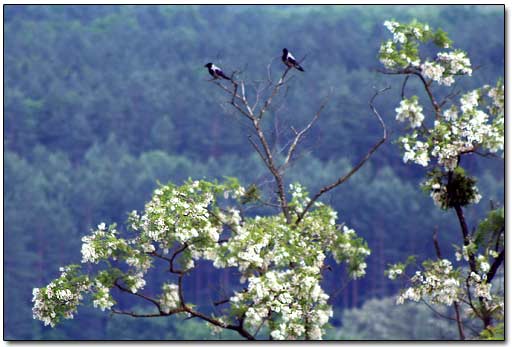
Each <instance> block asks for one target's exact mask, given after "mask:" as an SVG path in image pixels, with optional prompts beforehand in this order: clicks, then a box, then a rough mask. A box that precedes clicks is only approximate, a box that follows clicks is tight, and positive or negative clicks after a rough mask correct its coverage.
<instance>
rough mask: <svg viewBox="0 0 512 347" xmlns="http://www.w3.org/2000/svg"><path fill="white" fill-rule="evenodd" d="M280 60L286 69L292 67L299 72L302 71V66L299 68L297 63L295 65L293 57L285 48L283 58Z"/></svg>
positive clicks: (295, 61)
mask: <svg viewBox="0 0 512 347" xmlns="http://www.w3.org/2000/svg"><path fill="white" fill-rule="evenodd" d="M281 60H282V61H283V63H284V64H285V65H286V66H288V67H294V68H296V69H297V70H299V71H304V69H303V68H302V66H300V65H299V63H297V60H295V57H294V56H293V55H292V54H291V53H290V52H288V50H287V49H286V48H283V56H282V57H281Z"/></svg>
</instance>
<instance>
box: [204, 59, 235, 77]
mask: <svg viewBox="0 0 512 347" xmlns="http://www.w3.org/2000/svg"><path fill="white" fill-rule="evenodd" d="M204 67H206V68H208V72H209V73H210V75H212V76H213V78H215V79H218V78H221V77H222V78H224V79H226V80H230V81H231V78H229V77H228V76H226V75H225V74H224V72H223V71H222V70H221V68H220V67H218V66H215V65H213V64H212V63H208V64H206V65H205V66H204Z"/></svg>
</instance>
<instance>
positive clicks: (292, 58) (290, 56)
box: [288, 52, 297, 64]
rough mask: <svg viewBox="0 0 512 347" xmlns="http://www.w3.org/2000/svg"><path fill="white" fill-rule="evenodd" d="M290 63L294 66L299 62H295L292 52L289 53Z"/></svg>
mask: <svg viewBox="0 0 512 347" xmlns="http://www.w3.org/2000/svg"><path fill="white" fill-rule="evenodd" d="M288 61H289V62H291V63H293V64H297V61H296V60H295V57H294V56H293V55H292V54H291V53H290V52H288Z"/></svg>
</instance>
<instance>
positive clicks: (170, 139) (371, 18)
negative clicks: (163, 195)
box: [3, 5, 505, 340]
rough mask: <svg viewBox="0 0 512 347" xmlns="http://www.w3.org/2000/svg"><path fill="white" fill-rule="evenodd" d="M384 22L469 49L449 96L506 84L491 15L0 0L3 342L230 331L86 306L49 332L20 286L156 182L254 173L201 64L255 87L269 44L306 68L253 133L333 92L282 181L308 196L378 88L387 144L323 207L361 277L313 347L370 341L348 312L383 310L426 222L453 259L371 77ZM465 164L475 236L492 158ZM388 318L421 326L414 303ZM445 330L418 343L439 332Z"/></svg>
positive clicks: (252, 177)
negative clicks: (439, 31) (345, 239)
mask: <svg viewBox="0 0 512 347" xmlns="http://www.w3.org/2000/svg"><path fill="white" fill-rule="evenodd" d="M390 18H394V19H396V20H399V21H404V22H410V21H411V20H412V19H418V20H420V21H423V22H428V23H429V24H430V25H432V26H433V27H442V28H443V30H445V31H446V32H448V33H449V34H450V37H451V39H452V40H453V41H454V42H455V43H456V46H457V47H459V48H461V49H463V50H465V51H467V52H468V55H469V57H470V58H471V62H472V64H473V66H474V67H475V68H474V72H473V77H472V78H469V79H464V78H463V79H460V80H458V82H457V84H456V87H457V88H460V89H467V88H476V87H479V86H481V85H483V84H486V83H487V84H495V83H496V81H497V80H498V79H499V78H500V77H501V76H503V75H504V66H505V63H504V45H505V44H504V8H503V6H466V5H464V6H462V5H460V6H459V5H457V6H405V5H404V6H391V5H390V6H132V5H124V6H59V5H55V6H36V5H31V6H17V5H6V6H4V166H3V170H4V339H10V340H19V339H28V340H32V339H34V340H38V339H56V340H60V339H84V340H87V339H150V340H152V339H155V340H161V339H171V340H174V339H177V340H181V339H218V338H224V339H235V338H239V337H238V336H237V335H236V334H233V333H231V332H223V333H221V334H219V335H215V336H213V335H211V334H210V332H209V331H208V330H207V329H206V327H205V324H204V323H203V322H200V321H196V320H183V319H178V318H157V319H130V318H127V317H119V316H115V315H109V314H107V313H105V312H100V311H98V310H93V309H88V308H83V309H82V308H81V309H80V310H79V313H78V315H77V316H76V319H74V320H72V321H65V322H63V324H62V325H60V326H58V327H57V328H55V329H51V328H50V327H45V326H43V325H42V324H40V322H38V321H35V320H34V319H32V311H31V308H32V303H31V299H32V288H34V287H41V286H44V285H46V284H47V283H48V281H49V280H50V279H52V278H55V277H56V276H58V274H59V266H61V264H67V263H79V262H80V260H81V258H80V246H81V241H80V240H81V237H82V236H84V235H86V234H88V232H89V230H90V229H91V228H94V227H95V226H96V225H97V224H98V223H99V222H103V221H104V222H106V223H113V222H117V223H120V224H122V222H123V221H125V220H126V218H127V216H128V213H130V211H132V210H141V209H142V208H143V207H144V204H145V203H146V202H147V201H148V200H149V199H150V197H151V193H152V192H153V190H154V189H155V188H156V187H157V184H158V182H162V183H167V182H174V183H176V184H181V183H183V181H184V180H186V179H187V178H189V177H191V178H193V179H203V178H205V179H222V178H223V177H226V176H236V177H238V178H239V179H240V181H241V182H242V183H244V184H246V185H249V184H251V183H256V184H261V183H262V182H265V180H268V173H267V172H266V171H265V167H264V166H263V164H262V163H261V161H260V159H259V157H258V155H257V154H256V153H254V151H253V149H252V147H251V145H250V144H249V142H248V139H247V134H248V131H247V128H246V126H245V125H244V124H243V123H242V122H240V121H239V118H237V117H234V116H233V113H232V111H231V110H230V109H229V108H228V107H226V105H224V104H222V101H223V100H224V99H223V95H222V94H221V91H219V90H218V88H215V86H214V85H213V84H212V83H209V82H208V81H209V79H210V76H209V75H208V73H207V70H206V69H205V68H204V64H206V63H207V62H210V61H212V62H214V63H215V64H217V65H219V66H221V67H222V68H223V69H224V70H225V71H226V72H227V73H228V74H229V73H231V72H233V71H235V70H238V71H243V75H244V78H245V80H247V81H250V80H262V79H265V78H266V75H267V65H268V64H271V67H272V71H273V72H274V73H279V72H281V71H282V70H283V69H284V66H283V65H282V63H281V61H280V59H279V58H280V54H281V49H282V48H283V47H288V48H289V49H290V50H293V52H294V54H295V55H296V56H297V57H301V58H302V57H303V56H305V59H304V61H303V63H302V65H303V66H304V69H305V70H306V71H305V72H304V73H296V74H295V75H296V76H294V78H293V80H292V81H291V82H290V84H289V87H290V88H289V90H288V93H287V95H286V97H285V98H283V99H281V100H279V103H280V104H279V106H280V107H278V108H275V109H273V110H272V111H271V112H269V115H268V118H267V123H266V124H265V126H266V127H267V130H272V129H277V131H276V133H275V136H274V137H273V138H272V145H275V146H282V145H284V144H285V143H286V142H287V141H288V140H289V138H288V137H287V135H286V131H287V129H289V128H290V126H295V127H299V126H303V125H304V124H307V122H308V121H309V119H310V118H311V116H312V115H313V114H314V113H315V112H316V110H317V108H318V106H319V105H320V103H321V102H322V101H323V100H324V98H325V97H326V96H327V95H328V94H329V92H330V91H331V90H332V96H331V99H330V100H331V101H330V102H329V103H328V104H327V106H326V108H325V110H324V112H323V114H322V116H321V118H320V119H319V121H318V123H317V124H316V125H315V128H314V129H313V130H312V132H311V133H310V134H309V135H308V137H307V138H306V139H305V140H304V143H303V144H302V151H301V152H300V153H299V157H298V160H297V162H296V163H295V164H294V166H293V167H292V168H291V169H290V172H289V174H288V175H287V176H286V177H285V178H286V182H285V183H286V184H287V185H288V184H289V183H292V182H295V181H300V182H301V183H302V184H303V185H305V186H306V187H308V188H309V189H310V191H316V190H318V189H319V188H320V187H321V186H322V185H323V184H324V183H325V182H326V181H329V180H330V179H331V178H332V177H336V176H337V175H339V173H340V172H345V171H347V170H349V169H350V167H351V165H352V164H353V163H354V162H355V161H356V160H358V159H359V158H360V157H361V156H362V155H364V153H365V152H366V151H367V149H368V148H369V147H371V146H372V144H373V143H374V142H375V141H376V139H378V137H379V134H380V132H381V130H380V128H379V126H378V124H376V123H375V122H374V120H373V119H372V116H371V114H370V109H369V108H368V101H369V99H370V98H371V97H372V95H373V94H374V92H375V89H374V88H382V87H385V86H388V85H389V86H392V89H391V90H390V91H389V92H388V93H387V94H386V97H381V98H379V99H377V100H376V106H377V107H378V109H379V112H380V113H381V114H382V116H383V118H384V120H385V122H386V124H387V126H388V127H389V130H390V134H391V138H390V141H388V142H386V143H385V144H384V145H383V146H382V147H381V148H380V149H379V152H378V153H377V154H376V155H375V156H374V157H372V159H371V161H370V162H369V163H368V164H367V165H366V166H365V167H364V168H363V169H362V170H361V171H360V172H358V174H357V175H355V176H354V177H353V178H351V179H350V181H349V182H348V183H347V184H345V185H343V186H342V187H341V188H340V189H338V190H336V191H334V192H332V193H329V194H326V196H324V197H323V200H324V201H326V202H328V203H329V204H330V205H331V206H332V207H333V208H335V210H336V211H338V215H339V216H340V218H342V219H343V220H344V221H346V222H347V224H349V225H350V226H351V227H353V228H354V229H355V230H357V233H358V234H359V235H360V236H362V237H364V239H365V240H367V242H368V246H369V248H370V249H371V251H372V254H371V256H370V257H369V258H368V260H367V262H368V268H367V271H366V272H367V275H366V276H365V277H363V278H361V279H358V280H356V281H352V282H351V283H350V284H349V285H348V287H347V288H346V289H345V290H343V291H342V292H341V293H340V294H339V295H338V296H337V297H336V298H335V299H334V301H333V304H334V307H335V316H334V319H333V321H332V324H333V327H332V328H331V330H330V331H329V333H328V336H327V338H332V339H364V338H365V336H368V335H364V334H365V331H366V330H368V329H369V328H361V329H360V330H356V328H355V326H354V329H351V328H350V325H349V324H351V322H364V323H365V324H370V325H371V326H374V324H379V323H378V322H373V323H372V321H371V320H370V323H368V321H366V320H365V318H364V317H366V316H368V315H371V314H373V313H372V312H381V311H382V310H384V309H386V308H387V307H388V306H389V302H390V300H391V299H389V297H391V296H393V295H395V294H396V293H397V290H398V288H399V287H398V285H399V284H397V283H394V282H392V281H390V280H388V278H387V277H386V276H385V275H384V271H385V269H386V268H387V265H388V264H390V263H393V262H396V261H401V260H403V259H404V258H406V257H407V256H408V255H411V254H416V255H418V256H420V257H432V256H435V249H434V247H433V244H432V233H433V231H434V229H435V228H438V230H439V239H440V240H441V241H442V243H441V244H442V245H444V246H443V247H445V248H444V249H443V250H442V251H443V253H444V254H453V253H454V252H453V248H452V247H451V246H450V244H451V243H452V242H455V240H456V239H457V236H458V232H457V227H458V225H457V220H456V219H455V218H453V217H454V215H453V212H451V211H447V212H442V211H440V210H439V209H437V208H436V207H435V206H434V204H433V203H432V200H431V198H430V197H429V196H428V194H424V193H422V192H421V190H420V188H419V182H420V181H421V179H422V177H423V171H422V170H421V169H420V168H419V167H417V166H412V165H405V164H404V163H403V161H402V154H401V153H400V151H399V150H398V146H397V144H396V139H397V137H398V136H399V135H400V131H401V127H400V125H399V124H397V122H395V111H394V110H395V108H396V107H398V104H399V100H400V92H401V90H400V85H401V80H399V79H398V78H397V77H395V76H389V75H383V74H381V73H379V72H378V70H379V69H380V63H379V59H378V51H379V47H380V43H381V42H382V41H383V40H384V39H385V35H386V33H385V27H384V26H383V22H384V21H385V20H387V19H390ZM476 67H478V68H476ZM411 86H413V87H414V86H415V85H414V83H413V82H411ZM416 87H417V88H418V90H419V84H418V85H416ZM413 90H414V88H413ZM418 93H419V92H418ZM426 111H431V110H426ZM464 160H466V161H467V162H466V163H465V167H466V168H468V170H469V171H471V174H474V175H476V176H478V177H479V178H480V180H479V182H478V186H479V189H480V192H481V194H482V196H483V197H484V198H483V199H482V200H481V201H480V203H479V204H478V205H476V206H472V207H469V208H468V209H467V210H466V211H465V212H466V217H467V219H468V221H469V222H470V223H472V224H473V225H474V224H475V223H476V221H477V220H478V219H479V218H482V217H483V216H484V215H485V214H486V212H487V211H488V210H489V208H490V205H491V203H490V201H491V200H492V203H493V204H497V205H500V204H501V205H502V204H503V202H504V161H503V160H497V159H494V158H481V157H479V158H478V160H476V158H464ZM162 276H164V274H163V273H156V272H155V273H151V274H150V277H154V278H160V277H162ZM344 276H345V274H344V272H343V270H340V268H339V267H338V268H337V267H336V266H335V265H334V264H333V271H331V272H329V273H326V275H325V279H324V282H325V283H324V287H325V288H326V291H331V292H333V291H335V290H336V289H337V288H339V287H340V286H341V283H342V279H343V278H344ZM223 281H224V282H223ZM221 282H223V283H229V279H226V278H219V276H218V273H216V271H215V270H214V268H213V267H211V266H208V267H205V270H204V271H202V272H200V273H197V274H195V275H194V277H193V278H192V279H190V280H189V283H190V286H189V288H187V290H188V291H189V293H190V294H189V296H190V297H192V298H194V299H195V301H197V302H201V303H205V302H210V301H212V298H211V297H210V296H209V295H210V289H211V288H213V287H216V286H218V285H219V283H221ZM148 283H149V281H148ZM149 289H151V288H149ZM393 310H395V311H393V312H396V315H397V316H403V317H407V318H406V319H409V317H408V315H410V316H413V317H416V318H417V319H418V320H428V319H431V320H434V318H432V314H431V313H430V312H429V311H427V310H425V309H424V308H421V307H416V306H415V305H413V304H410V305H408V306H403V307H398V308H393ZM380 314H381V313H380ZM418 317H419V318H418ZM354 324H355V323H354ZM436 324H437V323H436ZM449 324H450V323H449V322H445V323H443V324H441V325H440V327H439V330H438V331H437V332H436V334H438V335H436V336H435V337H434V338H438V339H451V338H455V337H454V335H455V334H454V332H453V329H451V330H450V328H447V327H446V326H447V325H449ZM361 327H365V326H364V325H363V323H361ZM374 329H375V331H377V330H378V329H377V328H375V327H374ZM382 329H386V331H387V332H388V333H386V334H383V335H379V336H377V335H376V336H375V338H376V339H379V338H383V339H386V338H387V339H403V338H411V339H414V338H418V339H424V338H428V337H426V336H431V335H429V332H428V331H420V330H421V329H419V330H418V331H415V332H410V331H409V332H407V331H405V329H404V327H400V326H398V327H397V326H385V327H384V328H382ZM370 330H371V329H370Z"/></svg>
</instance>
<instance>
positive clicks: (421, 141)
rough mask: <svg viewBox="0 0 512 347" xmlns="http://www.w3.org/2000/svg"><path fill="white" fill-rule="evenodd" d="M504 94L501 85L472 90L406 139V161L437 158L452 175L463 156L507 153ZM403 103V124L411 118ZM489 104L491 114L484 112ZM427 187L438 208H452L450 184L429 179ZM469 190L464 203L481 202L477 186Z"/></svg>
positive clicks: (424, 162) (400, 115) (424, 163)
mask: <svg viewBox="0 0 512 347" xmlns="http://www.w3.org/2000/svg"><path fill="white" fill-rule="evenodd" d="M486 91H487V94H486ZM486 95H487V96H488V99H486ZM502 95H503V85H502V84H501V83H500V82H499V83H498V84H497V86H496V87H494V88H491V87H489V86H484V87H483V88H480V89H475V90H472V91H470V92H468V93H466V94H464V95H462V96H461V98H460V101H459V104H460V107H459V108H457V107H456V106H455V105H452V106H451V107H449V108H448V109H446V110H445V111H444V112H443V114H442V117H440V118H439V119H436V120H435V122H434V127H433V128H430V129H425V130H422V129H420V130H415V131H414V132H412V133H411V134H408V135H405V136H402V137H401V138H400V142H401V144H402V147H403V150H404V156H403V160H404V162H408V161H412V162H414V163H416V164H419V165H422V166H427V165H428V164H429V163H430V161H431V159H435V160H436V161H437V164H438V165H439V166H440V167H442V168H444V170H445V171H446V172H452V171H454V170H455V169H456V168H457V167H458V165H459V160H460V157H461V155H463V154H466V153H472V152H475V151H478V150H480V149H484V150H487V151H489V152H491V153H496V152H499V151H503V149H504V136H505V134H504V112H503V104H501V103H500V102H503V100H504V99H503V97H502ZM402 104H404V101H402V103H401V107H400V108H397V112H399V113H398V114H397V119H399V120H400V121H404V120H405V119H407V115H408V113H407V112H406V111H405V110H404V107H402ZM486 105H487V111H488V113H486V112H485V111H484V110H483V107H484V106H486ZM411 117H412V116H409V118H410V119H411V125H413V124H414V123H413V120H412V119H417V117H416V118H411ZM416 124H418V123H416ZM469 183H470V182H469ZM424 186H425V187H429V188H430V195H431V196H432V198H433V200H434V202H435V203H436V205H438V206H441V207H443V206H444V207H443V208H445V207H446V206H449V205H450V204H448V203H447V198H448V194H447V189H446V185H445V184H443V183H442V182H441V180H440V179H431V180H428V181H427V182H425V183H424ZM466 190H467V192H468V194H467V199H465V200H464V204H467V203H478V202H479V201H480V198H481V195H480V194H479V192H478V189H477V187H476V186H475V185H474V184H472V185H471V186H470V185H468V186H467V189H466ZM464 204H462V205H464Z"/></svg>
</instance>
